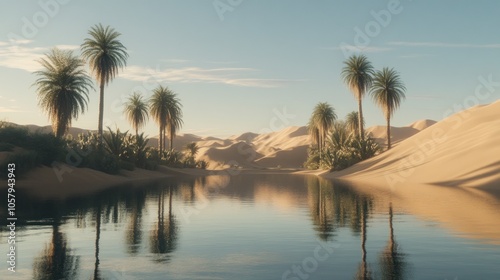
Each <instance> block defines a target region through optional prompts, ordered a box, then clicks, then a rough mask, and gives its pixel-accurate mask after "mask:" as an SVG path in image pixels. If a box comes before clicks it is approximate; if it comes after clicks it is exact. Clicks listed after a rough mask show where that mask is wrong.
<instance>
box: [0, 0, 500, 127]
mask: <svg viewBox="0 0 500 280" xmlns="http://www.w3.org/2000/svg"><path fill="white" fill-rule="evenodd" d="M1 6H2V8H1V9H0V21H1V24H0V85H1V86H0V120H3V121H9V122H15V123H19V124H36V125H48V124H50V123H49V120H48V117H47V115H45V114H44V113H43V111H42V110H41V109H40V107H38V99H37V91H36V87H35V86H33V83H34V82H35V80H36V78H37V76H36V75H35V74H33V72H34V71H36V70H40V69H41V68H40V64H39V63H38V62H37V60H38V59H40V58H41V57H43V56H44V54H46V53H47V52H48V51H49V50H50V49H51V48H53V47H58V48H61V49H69V50H73V52H74V53H75V55H79V54H80V44H81V43H82V42H83V40H84V39H85V38H87V37H88V36H89V35H88V30H89V29H90V28H91V27H92V26H94V25H96V24H98V23H102V24H103V25H109V26H111V27H113V28H114V29H115V30H116V31H118V32H120V33H121V36H120V37H119V39H120V40H121V42H122V43H123V45H124V46H125V47H126V48H127V51H128V54H129V59H128V61H127V67H126V68H124V69H123V70H121V71H120V72H119V74H118V76H117V77H116V78H115V79H114V80H113V81H112V82H111V83H110V84H109V85H108V86H107V87H106V88H105V104H104V110H105V112H104V125H105V126H110V127H112V128H115V127H118V128H120V129H121V130H122V131H123V130H131V131H132V128H131V126H130V124H129V123H128V122H127V120H126V119H125V117H124V115H123V103H124V102H125V101H126V100H127V98H128V96H130V95H131V94H132V93H133V92H140V93H142V94H143V95H144V97H145V98H149V97H150V96H151V95H152V90H153V89H154V88H155V87H157V86H158V85H160V84H162V85H164V86H168V87H169V88H170V89H171V90H173V91H174V92H175V93H177V95H178V97H179V99H180V100H181V103H182V105H183V121H184V125H183V127H182V129H181V130H180V133H192V134H197V135H201V136H209V135H210V136H217V137H227V136H230V135H236V134H241V133H243V132H247V131H252V132H256V133H262V132H269V131H275V130H279V129H282V128H284V127H287V126H302V125H306V124H307V121H308V119H309V116H310V114H311V112H312V110H313V108H314V106H315V105H316V104H317V103H319V102H328V103H329V104H330V105H332V106H333V107H334V108H335V111H336V114H337V115H338V117H339V118H344V117H345V115H347V114H348V113H349V112H351V111H356V110H357V102H356V100H355V99H354V97H353V95H352V93H351V92H350V91H349V89H348V88H347V87H346V85H345V84H344V83H343V81H342V79H341V76H340V73H341V71H342V67H343V62H344V61H345V60H346V59H347V57H348V56H349V55H352V54H354V53H363V54H364V55H366V56H367V57H368V59H369V60H370V61H371V62H372V64H373V66H374V67H375V68H376V69H382V68H383V67H390V68H394V69H396V70H397V71H398V72H399V74H400V77H401V80H402V81H403V83H404V84H405V86H406V89H407V90H406V100H405V101H404V102H403V103H402V105H401V107H400V108H399V109H398V111H396V113H395V114H394V117H393V120H392V124H393V125H394V126H405V125H409V124H411V123H412V122H414V121H417V120H421V119H433V120H441V119H443V117H445V116H447V115H449V114H450V113H451V112H456V111H459V110H461V109H463V108H467V107H470V106H474V105H476V104H478V103H480V104H484V103H491V102H493V101H495V100H498V99H499V98H500V31H499V28H498V27H499V26H500V17H499V14H498V12H499V11H500V1H494V0H491V1H460V0H453V1H452V0H442V1H431V0H429V1H424V0H421V1H417V0H414V1H411V0H401V1H397V0H377V1H368V0H356V1H327V0H324V1H323V0H317V1H305V0H304V1H299V0H273V1H264V0H261V1H257V0H255V1H252V0H206V1H205V0H198V1H195V0H175V1H160V0H158V1H92V0H91V1H88V0H87V1H82V0H39V1H2V3H1ZM497 81H498V82H499V83H497ZM94 83H95V82H94ZM94 87H95V88H96V89H98V86H96V85H94ZM98 99H99V93H98V91H96V90H90V92H89V103H88V110H87V111H86V112H85V113H84V114H83V115H80V117H79V118H78V119H77V120H74V121H73V126H75V127H80V128H84V129H96V128H97V122H98ZM363 112H364V116H365V121H366V125H367V126H372V125H384V124H385V118H384V116H383V114H382V111H381V109H380V108H378V107H377V106H376V105H375V104H374V102H373V101H372V99H371V97H370V95H369V94H367V96H366V97H365V98H364V100H363ZM143 130H144V131H145V133H146V134H147V135H150V136H154V135H157V134H158V132H157V131H158V128H157V126H156V124H155V123H154V122H153V121H152V120H149V121H148V123H147V125H146V126H145V128H144V129H143Z"/></svg>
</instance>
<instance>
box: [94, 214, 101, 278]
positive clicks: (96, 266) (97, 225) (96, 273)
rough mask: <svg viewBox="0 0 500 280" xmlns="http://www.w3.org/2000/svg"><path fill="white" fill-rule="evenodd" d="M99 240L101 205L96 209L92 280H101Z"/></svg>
mask: <svg viewBox="0 0 500 280" xmlns="http://www.w3.org/2000/svg"><path fill="white" fill-rule="evenodd" d="M100 238H101V205H100V204H99V206H98V207H97V210H96V219H95V263H94V278H93V279H101V277H100V275H99V239H100Z"/></svg>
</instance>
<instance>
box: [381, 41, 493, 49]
mask: <svg viewBox="0 0 500 280" xmlns="http://www.w3.org/2000/svg"><path fill="white" fill-rule="evenodd" d="M387 44H388V45H391V46H401V47H429V48H468V49H500V44H456V43H444V42H403V41H394V42H388V43H387Z"/></svg>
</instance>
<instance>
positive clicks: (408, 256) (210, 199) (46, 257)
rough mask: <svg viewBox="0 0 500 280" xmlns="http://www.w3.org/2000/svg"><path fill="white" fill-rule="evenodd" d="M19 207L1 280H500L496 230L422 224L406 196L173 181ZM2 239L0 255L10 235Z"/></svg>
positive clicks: (225, 179)
mask: <svg viewBox="0 0 500 280" xmlns="http://www.w3.org/2000/svg"><path fill="white" fill-rule="evenodd" d="M19 195H20V194H19ZM23 196H24V199H23V200H19V201H18V205H17V209H18V217H19V221H18V227H17V229H16V231H17V232H16V233H17V244H16V245H17V252H16V254H17V261H18V262H17V267H16V271H17V272H16V273H15V274H12V273H10V272H8V271H7V264H6V263H5V262H3V266H4V268H3V269H5V270H4V272H2V273H1V274H0V275H1V276H0V278H1V279H289V280H297V279H500V245H499V244H500V238H498V239H497V237H498V236H499V234H498V233H499V231H500V228H497V227H496V224H495V223H496V221H492V220H488V219H474V225H473V227H474V229H477V230H469V229H470V228H471V227H472V226H469V227H467V225H468V223H469V222H468V220H467V218H463V219H462V218H460V217H458V218H443V217H442V215H439V214H435V215H434V214H429V213H428V212H425V213H424V212H421V213H422V215H420V214H419V213H420V212H419V211H418V210H415V209H417V208H415V207H414V204H412V205H410V204H409V203H408V202H406V203H403V202H401V195H399V196H397V197H396V195H393V196H394V197H392V198H388V197H387V196H386V195H385V194H383V195H374V194H369V193H359V192H357V191H355V190H354V188H351V187H346V186H340V185H338V184H335V185H334V184H333V183H332V182H329V181H326V180H323V179H319V178H316V177H304V176H292V175H238V176H209V177H205V178H183V179H175V180H174V179H172V180H169V181H166V182H163V183H161V184H159V185H152V186H145V187H143V188H131V187H122V188H119V189H114V190H110V191H106V192H104V193H101V194H99V195H94V196H91V197H87V198H79V199H73V200H68V201H62V202H61V201H59V202H51V201H39V200H37V199H34V198H29V195H28V194H23ZM442 200H443V201H444V200H446V198H443V199H442ZM415 201H421V202H419V203H423V205H424V206H425V205H426V204H425V198H415V199H414V200H412V203H415ZM484 204H488V206H487V207H489V208H487V209H486V210H485V209H477V211H478V213H486V212H485V211H494V212H495V214H498V213H500V211H498V210H500V204H498V199H496V198H495V199H493V200H488V202H485V203H484ZM406 205H408V209H405V207H406ZM410 206H411V207H410ZM427 207H432V205H427ZM424 208H425V207H424ZM2 211H3V212H1V213H2V217H1V218H2V219H3V220H5V209H2ZM440 211H441V210H440ZM471 211H473V212H474V211H476V210H475V209H472V210H471ZM415 213H417V214H415ZM484 216H487V214H484V215H482V217H484ZM496 217H498V216H496ZM454 219H458V221H457V220H454ZM497 220H498V219H497ZM460 222H461V223H460ZM464 223H465V226H463V228H464V230H461V229H462V227H461V225H462V224H464ZM0 235H1V239H0V240H2V242H1V243H0V244H1V245H0V251H1V252H2V253H3V254H4V253H6V252H7V250H8V248H7V244H6V240H7V236H8V232H7V231H6V230H5V228H3V229H2V231H1V232H0ZM4 241H5V242H4ZM4 256H5V255H4Z"/></svg>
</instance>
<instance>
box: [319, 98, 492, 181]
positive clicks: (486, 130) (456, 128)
mask: <svg viewBox="0 0 500 280" xmlns="http://www.w3.org/2000/svg"><path fill="white" fill-rule="evenodd" d="M417 125H420V124H418V123H417V124H416V126H417ZM499 143H500V101H497V102H495V103H492V104H490V105H485V106H476V107H474V108H471V109H468V110H466V111H463V112H460V113H457V114H455V115H452V116H450V117H448V118H447V119H445V120H443V121H441V122H439V123H437V124H434V125H432V126H431V127H430V128H428V129H425V130H424V131H422V132H420V133H418V134H416V135H414V136H412V137H410V138H408V139H406V140H405V141H403V142H401V143H400V144H399V145H398V146H396V147H394V148H393V149H391V150H390V151H387V152H384V153H382V154H380V155H379V156H376V157H374V158H372V159H369V160H367V161H364V162H361V163H359V164H357V165H355V166H352V167H350V168H348V169H346V170H343V171H340V172H334V173H331V174H329V175H328V177H341V178H344V179H354V180H358V181H370V182H371V183H378V184H388V185H389V186H395V187H396V186H403V185H408V184H417V183H418V184H435V185H441V186H464V187H467V186H475V187H478V186H479V187H483V188H487V189H493V188H494V187H495V186H497V185H498V184H499V182H500V144H499ZM497 187H498V186H497Z"/></svg>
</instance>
